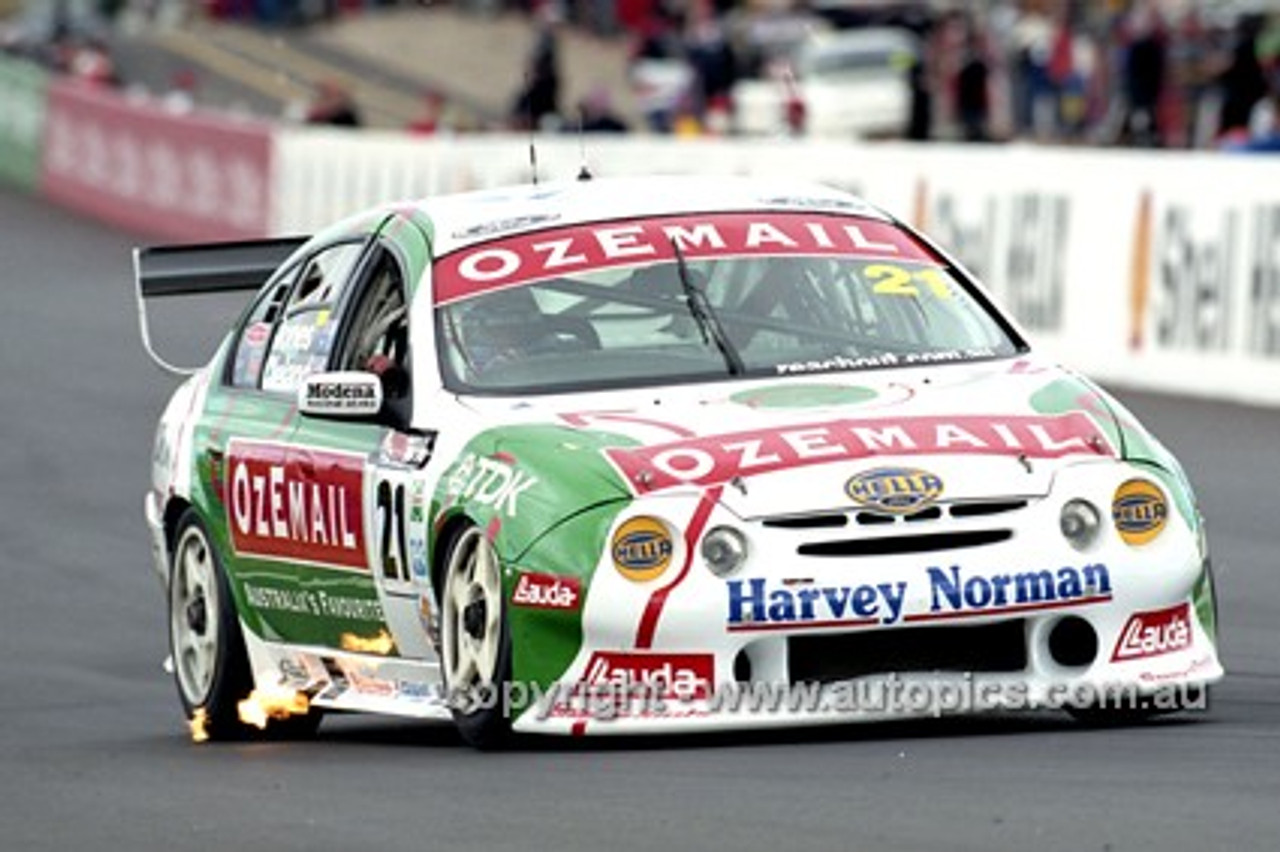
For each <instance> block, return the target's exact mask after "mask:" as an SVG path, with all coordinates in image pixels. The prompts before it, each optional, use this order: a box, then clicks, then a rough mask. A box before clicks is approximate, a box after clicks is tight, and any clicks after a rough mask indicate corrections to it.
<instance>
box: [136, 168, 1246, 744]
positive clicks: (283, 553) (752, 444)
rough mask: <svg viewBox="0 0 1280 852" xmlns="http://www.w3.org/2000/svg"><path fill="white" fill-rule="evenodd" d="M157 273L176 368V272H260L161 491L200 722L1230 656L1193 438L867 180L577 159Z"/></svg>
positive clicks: (904, 693)
mask: <svg viewBox="0 0 1280 852" xmlns="http://www.w3.org/2000/svg"><path fill="white" fill-rule="evenodd" d="M135 268H136V272H137V298H138V301H139V308H140V312H139V315H140V318H141V325H142V334H143V341H144V344H145V345H146V347H147V350H148V352H149V353H151V354H152V355H153V357H155V358H156V360H157V362H159V363H160V364H161V365H162V366H165V367H167V368H169V369H172V370H174V371H178V368H175V367H172V366H170V365H169V364H168V363H167V362H166V361H164V360H163V359H162V358H161V356H160V355H159V353H157V352H155V350H154V348H153V347H152V345H151V343H150V335H149V332H148V320H147V314H146V305H147V300H149V299H151V298H153V297H161V296H177V295H182V294H194V293H209V292H220V291H225V290H252V291H254V292H255V295H254V296H253V297H252V301H250V302H249V304H248V306H247V308H246V309H245V310H244V312H243V315H242V316H241V317H240V319H239V321H238V322H236V323H235V324H234V327H233V328H232V329H231V330H230V332H229V333H228V334H227V335H226V337H225V339H224V340H223V342H222V344H221V345H220V346H219V348H218V349H217V352H216V354H214V356H213V358H212V359H211V360H210V361H209V362H208V363H207V365H205V366H204V367H202V368H199V369H197V370H194V371H188V373H187V375H186V378H185V380H184V381H183V383H182V384H181V386H180V387H179V388H178V389H177V390H176V392H175V393H174V394H173V396H172V399H171V401H170V402H169V404H168V406H167V408H166V409H165V411H164V413H163V416H162V417H161V418H160V422H159V426H158V429H157V431H156V435H155V444H154V456H153V467H152V472H151V484H150V488H149V490H148V492H147V494H146V497H145V501H144V508H145V517H146V523H147V526H148V528H149V530H150V537H151V546H152V551H153V554H154V562H155V569H156V571H157V573H158V577H159V579H160V581H161V583H162V585H163V588H164V590H165V592H166V594H167V598H168V609H169V640H170V648H171V659H170V661H169V663H170V665H171V668H172V671H173V674H174V677H175V680H176V682H177V687H178V695H179V698H180V699H181V704H182V708H183V710H184V712H185V713H186V715H187V717H188V719H189V720H190V722H191V724H192V726H193V732H195V733H196V734H197V735H198V736H199V737H201V738H203V737H211V738H224V739H225V738H236V737H240V736H243V735H245V733H246V731H252V728H251V727H250V726H251V725H255V726H259V727H262V726H266V729H267V732H268V733H271V732H278V733H305V732H309V731H313V730H315V726H316V724H317V723H318V722H319V720H320V718H321V716H322V715H323V714H326V713H331V712H335V711H356V712H366V713H376V714H391V715H398V716H407V717H417V718H426V719H442V720H452V722H453V723H454V724H456V726H457V728H458V730H459V731H460V733H461V737H462V738H463V739H464V740H465V741H466V742H468V743H470V744H472V745H475V746H478V747H481V748H492V747H497V746H501V745H502V744H504V743H506V742H508V741H509V739H510V737H511V736H512V735H513V734H520V733H545V734H568V735H584V734H586V735H592V734H613V733H619V734H628V733H657V732H678V731H679V732H684V731H714V730H723V729H746V728H761V727H770V726H784V725H787V726H789V725H812V724H831V723H845V722H850V721H860V720H880V719H895V718H909V717H918V716H926V715H938V714H940V713H944V712H945V713H972V712H983V711H986V710H992V709H999V710H1001V711H1002V712H1003V711H1010V710H1020V709H1026V710H1036V709H1041V708H1046V707H1054V708H1062V709H1067V710H1072V711H1074V712H1076V713H1078V714H1080V715H1084V716H1086V717H1089V716H1091V715H1092V716H1093V717H1096V716H1097V714H1108V717H1110V716H1116V715H1122V716H1124V717H1126V718H1127V717H1129V716H1132V715H1145V714H1148V713H1152V712H1157V711H1161V710H1177V709H1186V708H1187V707H1188V706H1192V702H1193V701H1194V700H1197V696H1199V697H1201V698H1202V697H1203V695H1204V692H1205V690H1207V688H1208V686H1209V685H1210V684H1212V683H1213V682H1215V681H1217V680H1218V679H1220V678H1221V677H1222V674H1223V670H1222V667H1221V665H1220V662H1219V658H1218V653H1217V650H1216V611H1215V605H1214V593H1213V583H1212V576H1211V571H1210V561H1209V556H1208V553H1207V549H1206V541H1205V535H1204V522H1203V520H1202V518H1201V515H1200V512H1199V509H1198V507H1197V504H1196V501H1195V498H1194V495H1193V492H1192V489H1191V486H1190V484H1189V483H1188V481H1187V478H1186V476H1185V474H1184V472H1183V470H1182V468H1181V467H1180V465H1179V463H1178V462H1177V461H1176V460H1175V458H1174V457H1173V456H1172V455H1171V454H1170V453H1169V452H1168V451H1167V450H1166V449H1165V448H1164V447H1163V446H1162V445H1161V444H1160V443H1159V442H1158V441H1157V440H1156V439H1155V438H1154V437H1153V436H1152V435H1151V434H1150V433H1149V432H1148V431H1146V430H1145V429H1144V428H1143V427H1142V426H1141V425H1140V424H1139V423H1138V422H1137V421H1136V420H1135V419H1134V417H1133V416H1132V415H1131V414H1130V413H1129V412H1128V411H1126V410H1125V409H1124V408H1123V407H1122V406H1121V405H1120V404H1119V403H1118V402H1117V401H1116V400H1115V399H1113V398H1112V397H1111V396H1109V395H1108V394H1107V393H1106V392H1104V391H1103V390H1102V389H1101V388H1099V387H1098V386H1097V385H1096V384H1094V383H1092V382H1091V381H1089V380H1088V379H1086V378H1084V377H1082V376H1080V375H1078V374H1076V373H1074V372H1072V371H1071V370H1070V369H1068V368H1066V367H1063V366H1059V365H1058V364H1056V363H1054V362H1053V361H1052V360H1050V359H1047V358H1045V357H1043V356H1041V355H1039V354H1037V353H1035V352H1034V351H1033V350H1032V348H1031V346H1030V345H1029V344H1028V342H1027V340H1026V338H1025V337H1024V335H1023V334H1022V333H1021V332H1020V331H1019V330H1018V328H1017V327H1016V324H1015V323H1014V321H1013V320H1012V319H1011V318H1010V317H1009V316H1007V315H1006V314H1004V313H1002V312H1001V311H1000V310H999V309H998V308H997V307H996V306H995V305H994V304H993V303H992V299H991V297H990V296H989V294H988V293H987V292H986V291H985V290H984V288H983V287H982V286H981V285H980V284H979V283H978V282H977V281H975V280H974V279H973V278H972V276H970V275H969V274H968V273H967V272H966V271H965V270H964V269H963V268H962V267H961V266H960V265H959V264H957V263H956V261H954V260H953V259H952V258H950V257H949V256H948V255H947V254H946V252H945V251H944V250H943V249H941V248H940V247H939V246H938V245H936V244H935V243H933V242H932V241H930V240H929V239H928V238H926V237H925V236H923V235H922V234H920V233H918V232H917V231H915V230H913V229H912V228H911V227H909V226H907V225H906V224H904V223H903V222H900V221H897V220H896V219H895V218H893V217H892V216H890V215H888V214H887V213H885V212H883V211H881V210H879V209H877V208H875V207H873V206H871V205H869V204H867V203H865V202H863V201H861V200H859V199H857V198H855V197H852V196H850V195H848V194H846V193H844V192H842V191H837V190H835V189H831V188H828V187H825V186H821V185H814V184H809V183H805V182H796V181H791V180H782V179H767V178H759V177H735V178H728V177H724V178H721V177H714V178H712V177H646V178H613V179H596V180H590V179H588V180H577V181H570V182H562V183H545V182H544V183H541V184H536V185H530V186H523V187H512V188H502V189H493V190H485V191H478V192H472V193H465V194H458V195H449V196H440V197H434V198H429V199H426V200H423V201H420V202H414V203H397V204H394V205H387V206H385V207H382V208H379V209H375V210H372V211H367V212H363V213H359V214H357V215H354V216H352V217H350V218H347V219H345V220H343V221H341V222H339V223H337V224H334V225H333V226H331V227H328V228H326V229H324V230H322V231H320V232H319V233H316V234H315V235H313V236H310V237H308V238H298V239H274V240H263V241H257V242H242V243H234V244H209V245H196V246H170V247H156V248H147V249H139V250H137V251H136V252H135ZM1120 699H1124V700H1123V701H1121V700H1120Z"/></svg>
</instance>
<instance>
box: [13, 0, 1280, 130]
mask: <svg viewBox="0 0 1280 852" xmlns="http://www.w3.org/2000/svg"><path fill="white" fill-rule="evenodd" d="M402 2H403V5H406V6H407V5H410V0H402ZM415 2H416V0H415ZM174 4H175V0H50V2H47V3H43V4H36V5H37V6H39V7H40V8H41V9H42V10H44V11H43V12H42V13H41V14H39V15H31V14H28V15H26V16H25V17H24V16H22V15H19V16H18V18H17V19H18V20H19V21H21V27H20V28H19V26H18V25H11V26H10V27H9V28H8V29H6V30H3V31H0V32H3V41H0V44H2V45H3V46H4V48H5V49H6V50H9V51H12V52H20V53H23V54H25V55H28V56H30V57H32V58H35V59H37V60H38V61H40V62H42V63H44V64H46V65H48V66H49V67H52V68H55V69H57V70H59V71H62V72H65V73H68V74H73V75H76V76H80V77H84V78H85V79H89V80H93V81H97V82H101V83H104V84H114V83H117V82H119V81H118V80H117V79H116V75H115V71H114V68H113V65H112V61H111V56H110V51H109V49H108V48H107V42H106V41H105V40H104V39H103V38H102V28H103V27H104V26H106V25H107V22H110V21H111V20H112V19H113V18H114V17H116V16H118V15H120V14H121V13H122V12H123V11H131V12H134V13H141V14H145V15H151V16H154V15H160V14H164V12H165V9H166V8H167V7H169V6H171V5H174ZM27 5H30V4H27ZM179 5H184V6H186V7H188V8H187V10H186V11H187V12H188V13H189V11H190V7H191V6H193V5H194V6H198V7H199V9H200V11H201V12H202V13H204V14H207V15H211V16H216V17H234V18H241V19H246V20H257V21H261V22H262V23H264V24H267V25H306V24H309V23H312V22H314V21H318V20H322V19H326V18H332V17H335V16H338V15H342V14H352V13H357V12H360V11H361V10H363V9H367V8H372V7H376V6H393V5H397V0H201V2H199V3H194V2H190V3H184V4H179ZM455 5H457V6H459V7H461V8H464V9H466V10H467V11H469V12H474V13H475V14H490V15H493V14H500V13H501V14H512V13H515V14H524V15H528V16H529V19H530V21H531V22H532V24H533V27H532V28H533V30H534V33H535V35H534V38H533V41H532V43H531V44H530V45H528V46H527V47H526V49H527V51H528V52H527V59H526V61H525V65H524V71H523V73H522V75H521V77H520V79H518V80H513V81H511V97H510V102H509V103H510V106H509V110H508V113H507V115H505V116H501V117H496V119H495V122H492V123H490V124H489V125H488V126H495V124H496V125H497V126H505V127H507V128H512V129H514V128H520V129H528V128H536V129H541V130H557V129H560V130H565V131H572V132H578V131H579V130H581V131H586V132H593V131H600V132H627V131H632V132H649V133H671V134H677V135H682V136H696V135H761V134H764V135H792V136H815V137H826V138H853V137H864V138H907V139H913V140H921V141H923V140H960V141H970V142H999V141H1008V140H1029V141H1036V142H1044V143H1055V144H1090V145H1120V146H1133V147H1153V148H1155V147H1163V148H1200V149H1214V148H1217V149H1228V150H1278V151H1280V117H1278V116H1280V108H1278V106H1280V11H1271V8H1272V7H1277V6H1280V3H1276V2H1267V0H1253V2H1250V0H974V2H956V1H955V0H455ZM3 11H4V9H3V4H2V3H0V12H3ZM566 27H574V28H576V29H578V30H579V31H586V32H589V33H592V34H593V35H594V36H596V37H598V38H600V39H605V40H609V41H610V42H612V43H616V44H617V45H618V47H619V49H620V50H626V51H627V52H628V69H629V83H630V88H629V90H628V91H626V92H615V91H609V90H608V89H607V88H603V87H596V88H594V89H592V90H591V91H590V92H589V93H588V94H587V95H586V96H583V97H580V98H578V99H577V102H575V103H566V102H565V97H564V94H563V93H564V92H565V91H566V87H565V86H564V85H563V84H564V82H565V81H564V80H563V73H564V72H563V65H564V63H563V62H562V56H561V50H562V47H561V41H562V37H563V35H564V32H565V28H566ZM343 98H344V95H343V93H342V92H340V91H336V90H334V89H333V88H332V87H328V88H326V87H325V86H321V87H319V91H317V102H316V104H314V105H313V108H312V109H310V110H308V111H306V112H305V113H304V114H303V115H301V116H299V117H301V118H303V119H304V120H310V121H315V122H325V123H340V124H347V125H359V124H360V120H359V116H358V115H357V114H356V113H355V112H354V110H353V109H352V107H351V104H350V102H349V100H347V101H346V102H344V101H343ZM446 98H447V93H444V92H441V91H439V90H434V89H433V90H431V91H429V92H427V93H426V110H425V113H424V118H423V119H422V120H421V121H419V122H416V123H415V124H414V125H413V126H410V127H409V128H408V129H410V130H413V131H416V132H435V131H437V130H439V129H442V128H441V127H440V126H439V124H438V122H437V120H436V116H438V115H440V114H441V113H442V111H443V106H442V105H443V103H444V101H445V99H446ZM620 98H626V99H627V100H628V102H629V103H632V104H635V105H636V107H637V109H636V110H635V111H633V115H638V116H640V118H639V120H633V121H631V122H628V121H627V120H626V119H624V118H622V117H621V116H620V115H619V114H618V112H617V111H616V110H615V108H614V106H615V104H616V103H617V102H618V100H619V99H620Z"/></svg>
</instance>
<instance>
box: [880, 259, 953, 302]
mask: <svg viewBox="0 0 1280 852" xmlns="http://www.w3.org/2000/svg"><path fill="white" fill-rule="evenodd" d="M863 274H865V275H866V276H867V278H869V279H871V281H873V282H875V283H874V286H873V287H872V292H874V293H877V294H879V295H882V296H919V295H920V288H919V287H918V286H917V284H923V285H924V286H925V287H927V288H928V290H929V292H931V293H933V295H935V296H937V297H938V298H939V299H949V298H951V290H949V289H948V288H947V281H946V279H945V278H943V277H942V274H941V273H940V272H938V270H936V269H917V270H915V271H914V272H913V271H911V270H909V269H903V268H902V267H901V266H890V265H889V264H887V263H873V264H871V265H870V266H868V267H867V268H866V269H865V270H864V271H863Z"/></svg>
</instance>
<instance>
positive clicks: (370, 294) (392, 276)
mask: <svg viewBox="0 0 1280 852" xmlns="http://www.w3.org/2000/svg"><path fill="white" fill-rule="evenodd" d="M408 368H409V310H408V305H407V304H406V302H405V289H404V274H403V272H401V270H400V265H399V264H398V263H397V262H396V260H395V258H394V256H393V255H392V254H391V253H390V252H387V251H383V252H381V254H380V256H379V257H378V258H377V260H376V262H375V263H374V264H373V265H372V273H371V274H370V275H369V277H368V280H367V283H366V285H365V287H364V288H363V292H362V293H361V295H360V300H359V302H357V303H356V305H355V309H354V310H353V311H352V313H351V322H350V325H349V326H348V327H347V329H346V331H345V333H344V335H343V339H342V350H341V352H340V353H339V354H338V357H337V359H336V369H339V370H366V371H369V372H374V373H377V374H379V375H380V376H382V377H383V379H384V381H383V385H384V389H385V391H386V394H387V396H388V397H390V398H393V399H394V398H397V397H403V396H405V395H407V394H408V391H409V387H408Z"/></svg>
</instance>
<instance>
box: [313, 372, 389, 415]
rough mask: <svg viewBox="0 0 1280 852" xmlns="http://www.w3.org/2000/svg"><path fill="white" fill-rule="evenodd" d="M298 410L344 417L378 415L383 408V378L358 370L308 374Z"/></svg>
mask: <svg viewBox="0 0 1280 852" xmlns="http://www.w3.org/2000/svg"><path fill="white" fill-rule="evenodd" d="M298 411H299V412H301V413H302V414H308V415H310V416H312V417H336V418H339V419H342V420H367V419H369V418H373V417H377V416H378V415H379V414H380V413H381V412H382V380H381V379H380V378H379V377H378V376H377V375H375V374H374V373H364V372H360V371H356V370H351V371H346V372H340V373H316V374H314V375H311V376H307V380H306V381H305V382H303V384H302V387H300V388H298Z"/></svg>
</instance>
